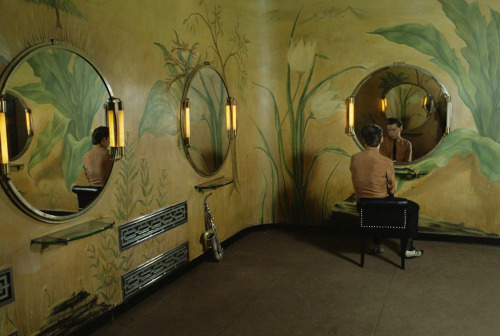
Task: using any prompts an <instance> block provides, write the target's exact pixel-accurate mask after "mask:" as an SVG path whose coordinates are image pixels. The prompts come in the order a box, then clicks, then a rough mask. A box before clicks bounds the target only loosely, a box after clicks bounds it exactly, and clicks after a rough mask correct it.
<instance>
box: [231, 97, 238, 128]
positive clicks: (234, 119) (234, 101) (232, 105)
mask: <svg viewBox="0 0 500 336" xmlns="http://www.w3.org/2000/svg"><path fill="white" fill-rule="evenodd" d="M231 112H232V114H231V122H232V127H233V134H234V135H236V129H237V124H236V115H237V113H236V99H234V98H233V99H232V101H231Z"/></svg>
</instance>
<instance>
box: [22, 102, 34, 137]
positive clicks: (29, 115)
mask: <svg viewBox="0 0 500 336" xmlns="http://www.w3.org/2000/svg"><path fill="white" fill-rule="evenodd" d="M24 111H25V115H26V133H27V134H28V136H31V135H33V114H32V113H31V110H30V109H28V108H27V109H24Z"/></svg>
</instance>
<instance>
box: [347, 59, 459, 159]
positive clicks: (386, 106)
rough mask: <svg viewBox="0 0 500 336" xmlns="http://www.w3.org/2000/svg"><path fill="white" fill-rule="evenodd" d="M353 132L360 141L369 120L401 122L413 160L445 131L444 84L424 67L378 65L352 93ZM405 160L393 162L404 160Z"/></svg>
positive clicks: (446, 98) (384, 123)
mask: <svg viewBox="0 0 500 336" xmlns="http://www.w3.org/2000/svg"><path fill="white" fill-rule="evenodd" d="M353 96H354V102H355V114H354V125H355V127H354V136H355V139H356V142H357V143H358V145H359V146H360V147H362V145H361V139H362V137H361V130H362V128H363V127H364V126H365V125H367V124H370V123H375V124H377V125H379V126H380V127H382V129H384V136H385V137H386V138H387V136H388V131H387V119H388V118H397V119H398V120H400V121H401V122H402V123H403V129H402V132H401V137H402V138H404V139H406V140H408V141H409V142H410V143H411V145H412V160H413V161H416V160H419V159H421V158H423V157H424V156H425V155H427V154H428V153H430V152H432V151H433V150H434V149H435V148H436V146H437V145H438V143H439V142H440V141H441V140H442V138H443V135H444V134H445V132H446V127H447V120H448V119H447V116H448V114H449V112H450V111H448V108H449V103H448V102H447V101H449V96H448V92H447V91H446V89H445V88H444V87H443V85H442V84H441V83H440V82H439V81H438V80H437V79H436V78H434V76H432V75H431V74H430V73H428V72H427V71H425V70H423V69H421V68H419V67H416V66H412V65H408V64H404V63H395V64H393V65H390V66H387V67H383V68H381V69H378V70H376V71H374V72H373V73H371V74H370V75H368V76H367V77H366V78H365V79H364V80H363V81H362V82H361V83H360V84H359V85H358V87H357V88H356V89H355V91H354V93H353ZM407 163H408V162H396V164H407Z"/></svg>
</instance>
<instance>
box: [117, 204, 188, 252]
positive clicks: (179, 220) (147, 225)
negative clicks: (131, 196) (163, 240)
mask: <svg viewBox="0 0 500 336" xmlns="http://www.w3.org/2000/svg"><path fill="white" fill-rule="evenodd" d="M187 219H188V216H187V201H184V202H181V203H177V204H174V205H172V206H169V207H167V208H163V209H161V210H158V211H155V212H152V213H150V214H148V215H145V216H142V217H139V218H137V219H135V220H133V221H131V222H128V223H125V224H123V225H120V226H119V227H118V237H119V241H120V251H123V250H126V249H128V248H130V247H132V246H134V245H137V244H139V243H142V242H143V241H146V240H148V239H151V238H153V237H154V236H157V235H159V234H160V233H163V232H165V231H168V230H171V229H173V228H174V227H176V226H179V225H181V224H184V223H186V222H187Z"/></svg>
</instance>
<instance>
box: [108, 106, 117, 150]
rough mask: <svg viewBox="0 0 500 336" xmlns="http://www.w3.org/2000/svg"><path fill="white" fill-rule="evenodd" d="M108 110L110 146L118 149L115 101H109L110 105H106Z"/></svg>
mask: <svg viewBox="0 0 500 336" xmlns="http://www.w3.org/2000/svg"><path fill="white" fill-rule="evenodd" d="M106 105H107V107H106V110H107V114H106V117H107V122H108V128H109V145H110V146H111V147H116V138H115V134H116V133H115V103H114V101H113V99H111V98H110V99H109V101H108V103H107V104H106Z"/></svg>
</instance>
